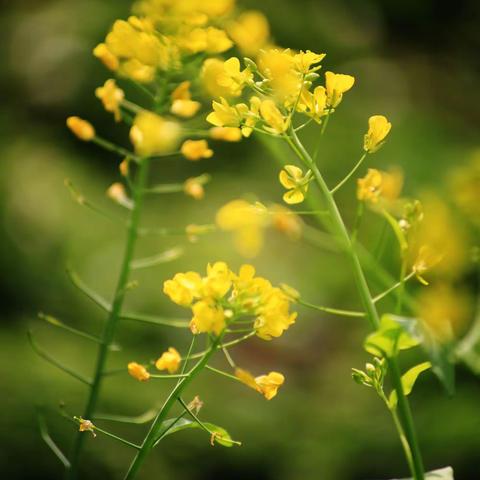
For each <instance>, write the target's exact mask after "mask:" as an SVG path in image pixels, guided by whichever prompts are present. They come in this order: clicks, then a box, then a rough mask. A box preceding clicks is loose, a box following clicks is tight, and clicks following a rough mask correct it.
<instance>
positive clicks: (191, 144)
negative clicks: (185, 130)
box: [180, 140, 213, 161]
mask: <svg viewBox="0 0 480 480" xmlns="http://www.w3.org/2000/svg"><path fill="white" fill-rule="evenodd" d="M180 151H181V152H182V155H183V156H184V157H185V158H188V160H193V161H196V160H200V159H202V158H210V157H211V156H212V155H213V150H211V149H210V148H208V143H207V141H206V140H185V142H183V145H182V147H181V149H180Z"/></svg>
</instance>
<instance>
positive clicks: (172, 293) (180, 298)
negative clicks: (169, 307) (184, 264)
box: [163, 272, 202, 307]
mask: <svg viewBox="0 0 480 480" xmlns="http://www.w3.org/2000/svg"><path fill="white" fill-rule="evenodd" d="M201 288H202V278H201V277H200V275H199V274H198V273H196V272H187V273H177V274H176V275H175V276H174V277H173V279H172V280H167V281H165V282H164V284H163V292H164V293H165V295H167V296H168V297H169V298H170V300H172V302H174V303H176V304H177V305H181V306H183V307H188V306H190V305H191V304H192V302H193V300H194V299H195V298H200V290H201Z"/></svg>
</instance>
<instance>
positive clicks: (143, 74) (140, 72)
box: [119, 58, 155, 83]
mask: <svg viewBox="0 0 480 480" xmlns="http://www.w3.org/2000/svg"><path fill="white" fill-rule="evenodd" d="M119 72H120V74H121V75H123V76H124V77H127V78H130V79H131V80H134V81H135V82H138V83H151V82H153V80H154V79H155V68H154V67H152V66H150V65H145V64H143V63H141V62H140V61H138V60H137V59H136V58H132V59H130V60H127V61H126V62H123V63H122V64H121V65H120V68H119Z"/></svg>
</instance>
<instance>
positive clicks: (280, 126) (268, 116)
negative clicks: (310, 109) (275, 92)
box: [260, 99, 290, 134]
mask: <svg viewBox="0 0 480 480" xmlns="http://www.w3.org/2000/svg"><path fill="white" fill-rule="evenodd" d="M260 114H261V115H262V118H263V119H264V120H265V122H266V124H267V125H268V126H269V127H265V130H267V131H270V132H272V133H276V134H281V133H284V132H285V131H286V130H287V129H288V127H289V126H290V121H289V118H288V117H284V116H283V115H282V112H280V110H279V109H278V107H277V105H276V104H275V102H274V101H273V100H270V99H267V100H263V101H262V103H261V105H260Z"/></svg>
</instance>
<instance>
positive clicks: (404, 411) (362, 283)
mask: <svg viewBox="0 0 480 480" xmlns="http://www.w3.org/2000/svg"><path fill="white" fill-rule="evenodd" d="M284 138H285V140H286V141H287V143H288V144H289V145H290V147H291V149H292V150H293V151H294V152H295V154H296V155H297V156H298V157H299V159H300V160H301V161H302V162H303V163H304V164H305V165H306V166H307V167H308V168H310V169H311V170H312V172H313V175H314V178H315V181H316V183H317V185H318V187H319V188H320V191H321V192H322V195H323V196H324V200H325V203H326V206H327V209H328V210H329V212H330V216H331V221H332V229H333V233H334V234H335V235H336V237H337V239H338V241H339V243H340V246H341V247H342V248H343V249H344V251H345V253H346V254H347V256H348V258H349V259H350V262H351V264H352V269H353V274H354V278H355V282H356V284H357V289H358V292H359V294H360V297H361V299H362V303H363V306H364V308H365V311H366V313H367V318H368V319H369V320H370V324H371V326H372V327H373V328H374V329H377V328H378V327H379V325H380V318H379V316H378V312H377V309H376V306H375V303H374V301H373V298H372V295H371V293H370V289H369V287H368V284H367V281H366V278H365V275H364V272H363V268H362V266H361V264H360V261H359V259H358V256H357V254H356V251H355V249H354V246H353V244H352V241H351V239H350V236H349V234H348V231H347V228H346V227H345V224H344V222H343V218H342V216H341V214H340V211H339V210H338V207H337V204H336V202H335V199H334V197H333V194H332V192H331V191H330V190H329V188H328V186H327V184H326V182H325V180H324V178H323V176H322V174H321V173H320V170H319V169H318V167H317V166H316V164H315V162H314V161H313V159H312V158H311V156H310V155H309V153H308V152H307V151H306V150H305V147H304V146H303V144H302V143H301V141H300V140H299V138H298V136H297V134H296V133H295V131H293V130H292V129H290V136H288V135H285V137H284ZM389 364H390V371H391V376H392V379H393V383H394V387H395V390H396V391H397V395H398V411H399V417H400V420H401V421H402V424H403V428H404V429H405V435H406V437H407V440H408V443H409V445H410V448H411V450H412V456H413V465H412V475H413V477H414V479H415V480H424V478H425V477H424V469H423V462H422V457H421V452H420V449H419V446H418V441H417V437H416V433H415V427H414V424H413V418H412V413H411V410H410V405H409V403H408V400H407V398H406V396H405V393H404V391H403V386H402V381H401V374H400V369H399V367H398V364H397V361H396V359H395V358H392V359H389Z"/></svg>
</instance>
